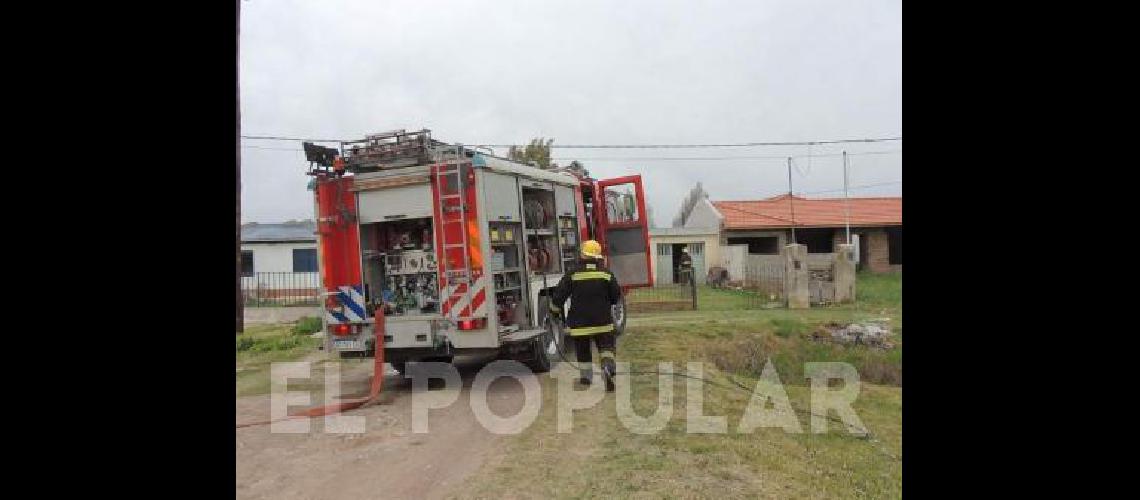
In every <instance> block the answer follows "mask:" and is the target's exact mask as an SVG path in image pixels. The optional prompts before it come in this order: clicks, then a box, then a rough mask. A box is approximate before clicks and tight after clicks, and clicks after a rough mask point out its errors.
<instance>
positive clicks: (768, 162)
mask: <svg viewBox="0 0 1140 500" xmlns="http://www.w3.org/2000/svg"><path fill="white" fill-rule="evenodd" d="M901 10H902V6H901V2H899V1H893V0H890V1H854V0H845V1H809V0H797V1H768V0H759V1H735V2H718V1H702V2H694V1H691V0H690V1H620V2H619V1H584V0H575V1H539V0H533V1H520V0H481V1H447V2H444V1H427V0H417V1H385V0H357V1H331V0H330V1H313V0H307V1H301V0H249V1H246V2H243V3H242V12H241V14H242V23H241V94H242V95H241V108H242V133H243V134H245V135H281V136H290V137H298V136H300V137H311V138H317V139H342V138H350V139H351V138H362V137H363V136H364V135H365V134H368V133H373V132H379V131H386V130H392V129H400V128H403V129H408V130H417V129H420V128H429V129H431V130H432V136H433V137H434V138H436V139H439V140H442V141H445V142H461V143H464V144H511V143H524V142H526V141H527V140H529V139H530V138H533V137H538V136H544V137H553V138H554V139H555V142H554V144H555V145H556V146H557V145H558V144H568V145H569V144H693V143H698V144H706V143H740V142H769V141H809V140H827V139H848V138H868V137H871V138H879V137H896V136H901V135H902V42H901V36H902V19H901ZM242 144H243V148H242V220H243V222H250V221H256V222H280V221H284V220H287V219H300V218H311V217H312V210H313V208H312V202H311V195H310V193H308V192H307V191H306V190H305V185H306V183H307V182H308V180H309V178H308V177H307V176H305V175H304V171H305V167H306V162H305V160H304V154H303V153H302V152H301V151H300V150H299V149H300V144H299V143H294V142H277V141H260V140H243V141H242ZM266 148H273V149H266ZM844 148H845V149H846V150H847V151H848V152H849V153H852V154H853V155H852V156H851V158H850V164H851V170H850V184H851V186H866V185H869V184H871V185H876V186H872V187H866V188H859V189H855V190H853V191H852V195H853V196H871V195H897V194H899V193H901V189H902V184H901V180H902V141H893V142H882V143H873V144H847V145H841V146H832V145H826V146H825V145H821V146H814V147H811V148H809V147H807V146H793V147H748V148H744V147H740V148H710V149H630V150H615V149H555V150H554V152H553V156H554V157H555V158H556V161H558V162H559V163H561V164H565V163H568V162H569V161H570V160H572V159H579V160H580V161H582V163H583V164H584V165H585V166H586V168H587V169H589V170H590V172H591V174H593V176H594V177H596V178H606V177H613V176H619V175H625V174H629V173H640V174H642V176H643V178H644V181H645V187H646V190H647V191H648V198H649V200H648V201H649V204H650V206H651V207H652V209H653V212H654V219H655V220H654V222H655V223H656V225H658V226H668V225H669V224H670V221H671V220H672V218H673V216H674V215H675V214H676V212H677V210H678V208H679V206H680V203H681V200H682V198H684V196H685V194H686V193H687V192H688V190H689V189H690V188H691V187H692V186H693V185H694V184H695V183H696V182H698V181H700V182H702V183H703V184H704V186H705V189H706V191H708V192H709V193H710V195H711V198H712V199H713V200H740V199H757V198H761V197H766V196H771V195H773V194H777V193H779V192H781V191H786V190H787V185H788V179H787V168H786V163H787V162H786V160H785V159H783V157H785V156H788V155H792V156H796V157H797V158H796V159H795V160H794V162H795V166H796V170H795V171H794V172H793V183H794V187H795V191H796V192H797V193H800V192H804V193H806V194H807V195H808V196H821V197H822V196H842V195H843V193H842V187H843V174H842V172H843V170H842V160H841V157H840V156H839V155H838V153H839V152H840V151H842V150H843V149H844ZM496 152H497V153H498V154H501V155H505V154H506V151H505V149H503V150H498V151H496ZM866 153H869V154H866ZM809 154H811V155H815V156H813V157H808V155H809ZM726 157H738V158H735V159H724V158H726ZM740 157H747V158H740ZM661 158H672V159H673V160H662V159H661ZM678 158H692V159H690V160H678ZM828 190H832V191H831V192H820V191H828Z"/></svg>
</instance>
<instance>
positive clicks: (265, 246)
mask: <svg viewBox="0 0 1140 500" xmlns="http://www.w3.org/2000/svg"><path fill="white" fill-rule="evenodd" d="M296 248H309V249H316V248H317V244H316V243H314V242H305V243H242V244H241V249H242V251H247V250H249V251H252V252H253V272H255V273H291V272H293V249H296Z"/></svg>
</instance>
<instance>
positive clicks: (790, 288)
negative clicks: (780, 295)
mask: <svg viewBox="0 0 1140 500" xmlns="http://www.w3.org/2000/svg"><path fill="white" fill-rule="evenodd" d="M784 297H787V301H788V309H807V308H809V307H811V295H810V294H809V293H808V265H807V246H805V245H786V246H784Z"/></svg>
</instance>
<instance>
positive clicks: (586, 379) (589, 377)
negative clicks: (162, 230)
mask: <svg viewBox="0 0 1140 500" xmlns="http://www.w3.org/2000/svg"><path fill="white" fill-rule="evenodd" d="M578 374H579V378H578V383H579V384H582V385H590V383H592V382H593V381H594V367H593V366H591V367H589V368H585V367H582V368H580V369H579V370H578Z"/></svg>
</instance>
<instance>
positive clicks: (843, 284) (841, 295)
mask: <svg viewBox="0 0 1140 500" xmlns="http://www.w3.org/2000/svg"><path fill="white" fill-rule="evenodd" d="M835 249H836V250H835V262H834V263H833V264H832V268H831V269H832V273H831V277H832V279H833V280H835V302H836V303H838V304H842V303H845V302H854V301H855V245H848V244H846V243H844V244H842V245H836V246H835Z"/></svg>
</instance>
